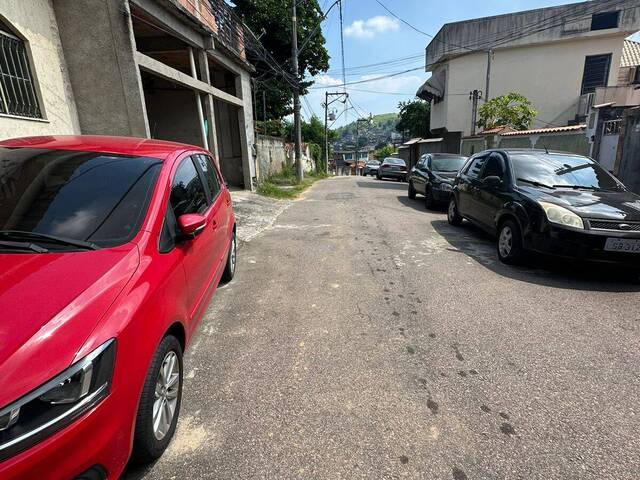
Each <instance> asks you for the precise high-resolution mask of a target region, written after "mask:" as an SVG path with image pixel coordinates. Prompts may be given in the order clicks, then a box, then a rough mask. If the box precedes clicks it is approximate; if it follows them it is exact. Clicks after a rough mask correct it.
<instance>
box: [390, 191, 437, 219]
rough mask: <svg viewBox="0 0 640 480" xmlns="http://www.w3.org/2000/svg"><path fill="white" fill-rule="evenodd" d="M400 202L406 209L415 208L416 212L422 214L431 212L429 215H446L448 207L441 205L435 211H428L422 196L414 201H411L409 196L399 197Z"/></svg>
mask: <svg viewBox="0 0 640 480" xmlns="http://www.w3.org/2000/svg"><path fill="white" fill-rule="evenodd" d="M398 201H399V202H400V203H401V204H403V205H404V206H406V207H409V208H413V209H414V210H418V211H420V212H429V213H435V214H439V213H446V212H447V207H446V205H439V206H438V207H437V208H435V209H434V210H427V207H425V204H424V197H423V196H422V195H418V196H417V197H416V198H415V199H414V200H411V199H410V198H409V196H408V195H406V194H405V195H404V196H399V197H398Z"/></svg>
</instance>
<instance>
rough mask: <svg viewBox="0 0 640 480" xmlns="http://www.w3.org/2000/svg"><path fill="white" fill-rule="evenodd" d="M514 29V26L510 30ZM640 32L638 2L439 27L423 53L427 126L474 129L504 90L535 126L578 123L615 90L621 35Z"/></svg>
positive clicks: (450, 132) (440, 131) (456, 134)
mask: <svg viewBox="0 0 640 480" xmlns="http://www.w3.org/2000/svg"><path fill="white" fill-rule="evenodd" d="M514 26H516V27H515V28H514ZM638 30H640V4H639V3H638V2H637V0H599V1H590V2H582V3H576V4H571V5H564V6H559V7H552V8H544V9H538V10H531V11H526V12H518V13H513V14H507V15H499V16H494V17H486V18H479V19H474V20H469V21H464V22H457V23H451V24H447V25H444V26H443V27H442V29H441V30H440V31H439V33H438V34H437V35H436V36H435V38H434V39H433V40H432V41H431V43H430V44H429V45H428V46H427V50H426V65H427V68H426V70H427V71H428V72H431V74H432V75H431V78H429V79H428V80H427V82H426V83H425V84H424V85H423V86H422V87H421V88H420V89H419V91H418V96H419V97H421V98H423V99H426V100H429V101H430V102H431V129H432V133H434V134H437V135H438V136H441V137H443V138H445V139H448V140H453V142H454V143H455V140H456V139H457V140H458V142H459V140H460V138H462V137H465V136H469V135H471V134H472V133H475V132H474V123H475V122H474V119H475V120H477V117H476V116H474V111H475V109H474V101H473V97H474V95H473V93H472V92H474V91H477V97H478V100H477V107H479V106H480V105H482V103H483V102H485V101H487V100H488V99H491V98H494V97H496V96H500V95H503V94H506V93H509V92H518V93H521V94H523V95H524V96H525V97H527V98H528V99H529V100H530V101H531V102H532V103H533V105H534V107H535V108H536V110H538V117H537V118H536V120H535V121H534V123H533V125H532V128H546V127H559V126H566V125H574V124H580V123H582V122H584V121H585V120H586V117H587V114H588V112H589V107H590V105H591V104H592V103H590V102H593V100H594V97H593V95H594V93H595V91H596V89H598V88H600V87H608V86H617V85H618V84H619V77H620V75H621V73H620V69H621V68H622V67H621V65H622V63H621V62H622V56H623V49H624V44H625V38H626V37H628V36H629V35H631V34H633V33H635V32H637V31H638Z"/></svg>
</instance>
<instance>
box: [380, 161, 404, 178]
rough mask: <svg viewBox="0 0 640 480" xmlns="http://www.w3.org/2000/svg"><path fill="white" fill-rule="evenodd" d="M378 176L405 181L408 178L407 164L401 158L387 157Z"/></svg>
mask: <svg viewBox="0 0 640 480" xmlns="http://www.w3.org/2000/svg"><path fill="white" fill-rule="evenodd" d="M376 177H377V178H378V180H382V179H383V178H394V179H396V180H400V181H402V182H404V181H405V180H406V179H407V164H406V163H404V160H402V159H401V158H385V159H384V161H383V162H382V165H380V168H379V169H378V172H377V173H376Z"/></svg>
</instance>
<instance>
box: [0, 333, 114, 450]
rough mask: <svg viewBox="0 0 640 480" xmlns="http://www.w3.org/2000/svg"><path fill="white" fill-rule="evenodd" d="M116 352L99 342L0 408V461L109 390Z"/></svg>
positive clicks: (57, 427) (70, 419)
mask: <svg viewBox="0 0 640 480" xmlns="http://www.w3.org/2000/svg"><path fill="white" fill-rule="evenodd" d="M115 355H116V341H115V340H114V339H111V340H109V341H108V342H105V343H103V344H102V345H101V346H100V347H98V348H96V349H95V350H94V351H93V352H91V353H90V354H89V355H87V356H86V357H84V358H83V359H82V360H79V361H78V362H76V363H74V364H73V365H71V366H70V367H69V368H68V369H66V370H65V371H64V372H62V373H61V374H59V375H57V376H56V377H54V378H53V379H51V380H50V381H48V382H47V383H45V384H44V385H42V386H41V387H39V388H37V389H35V390H33V391H32V392H31V393H28V394H27V395H25V396H24V397H22V398H21V399H19V400H17V401H15V402H13V403H12V404H10V405H7V406H6V407H4V408H2V409H0V461H2V460H5V459H7V458H9V457H12V456H14V455H15V454H17V453H19V452H21V451H23V450H25V449H27V448H29V447H31V446H33V445H35V444H36V443H38V442H39V441H41V440H43V439H44V438H46V437H48V436H50V435H52V434H53V433H55V432H56V431H58V430H60V429H62V428H64V427H65V426H67V425H69V424H70V423H71V422H73V421H74V420H75V419H76V418H78V417H79V416H80V415H82V414H83V413H85V412H86V411H87V410H90V409H91V408H93V407H94V406H96V405H97V404H98V403H99V402H100V401H101V400H102V399H104V398H105V397H106V396H107V395H108V394H109V389H110V387H111V378H112V376H113V366H114V362H115Z"/></svg>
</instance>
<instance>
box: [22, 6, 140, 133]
mask: <svg viewBox="0 0 640 480" xmlns="http://www.w3.org/2000/svg"><path fill="white" fill-rule="evenodd" d="M54 7H55V12H56V18H57V19H58V25H59V28H60V38H61V39H62V45H63V48H64V51H65V58H66V60H67V64H68V67H69V76H70V78H71V85H72V87H73V92H74V95H75V98H76V102H77V105H78V116H79V118H80V126H81V129H82V133H84V134H101V135H126V136H134V137H146V136H147V135H148V132H147V126H146V122H145V111H144V100H143V95H142V89H141V86H140V82H139V75H138V68H137V65H136V62H135V59H134V48H133V43H132V42H133V39H132V32H131V29H130V26H129V18H128V16H127V15H126V12H127V11H128V2H127V1H126V0H83V1H78V0H55V2H54ZM32 10H33V9H32V8H29V11H32Z"/></svg>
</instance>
